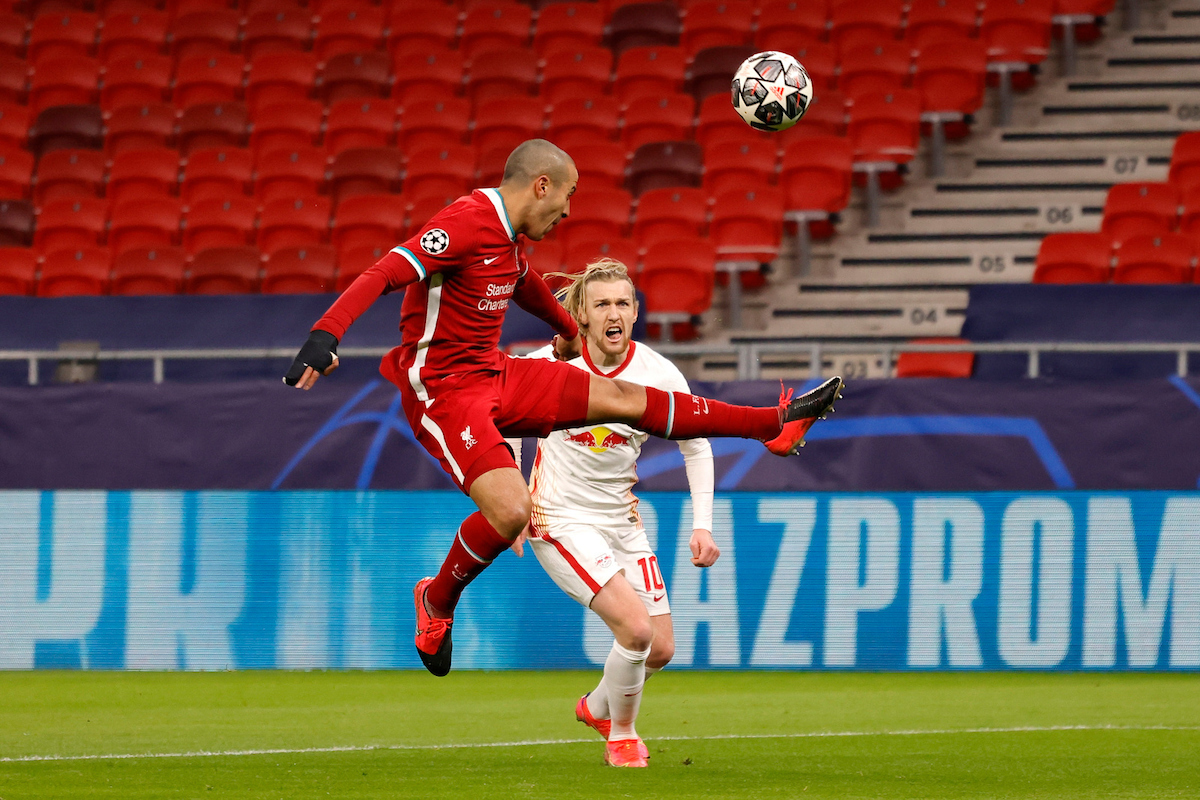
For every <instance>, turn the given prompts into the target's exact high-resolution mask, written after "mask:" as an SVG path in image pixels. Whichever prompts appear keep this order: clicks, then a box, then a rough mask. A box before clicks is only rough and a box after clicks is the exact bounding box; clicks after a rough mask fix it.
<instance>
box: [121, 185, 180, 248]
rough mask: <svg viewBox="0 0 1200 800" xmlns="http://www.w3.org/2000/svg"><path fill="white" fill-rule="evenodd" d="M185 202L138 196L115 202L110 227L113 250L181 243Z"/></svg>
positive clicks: (170, 198) (167, 198)
mask: <svg viewBox="0 0 1200 800" xmlns="http://www.w3.org/2000/svg"><path fill="white" fill-rule="evenodd" d="M182 221H183V203H182V202H181V201H180V200H179V199H178V198H175V197H134V198H131V199H129V200H121V201H120V202H117V203H114V204H113V208H112V222H111V224H110V226H109V229H108V246H109V247H111V248H112V251H113V253H123V252H125V251H126V250H132V249H134V248H137V247H170V246H172V245H175V244H178V243H179V224H180V223H181V222H182Z"/></svg>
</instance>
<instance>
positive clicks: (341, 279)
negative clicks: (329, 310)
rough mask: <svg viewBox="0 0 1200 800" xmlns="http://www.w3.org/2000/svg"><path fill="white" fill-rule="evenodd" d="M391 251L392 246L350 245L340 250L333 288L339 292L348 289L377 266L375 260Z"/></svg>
mask: <svg viewBox="0 0 1200 800" xmlns="http://www.w3.org/2000/svg"><path fill="white" fill-rule="evenodd" d="M390 251H391V247H350V248H347V249H345V250H339V251H338V264H337V277H336V278H335V281H334V287H333V290H334V291H335V292H338V293H339V294H340V293H341V292H344V291H346V289H348V288H349V287H350V284H352V283H354V280H355V279H356V278H357V277H358V276H359V275H362V274H363V273H364V272H366V271H367V270H368V269H370V268H371V267H373V266H375V262H377V261H379V259H381V258H383V257H384V256H385V255H387V254H388V252H390Z"/></svg>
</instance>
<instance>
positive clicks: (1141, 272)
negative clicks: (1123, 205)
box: [1112, 233, 1196, 283]
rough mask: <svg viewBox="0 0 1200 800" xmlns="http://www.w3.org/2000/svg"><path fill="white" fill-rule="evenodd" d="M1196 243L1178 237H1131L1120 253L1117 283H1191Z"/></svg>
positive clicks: (1113, 277)
mask: <svg viewBox="0 0 1200 800" xmlns="http://www.w3.org/2000/svg"><path fill="white" fill-rule="evenodd" d="M1195 263H1196V252H1195V246H1194V244H1193V243H1192V239H1191V238H1190V237H1188V236H1185V235H1183V234H1178V233H1163V234H1154V235H1136V236H1131V237H1129V238H1128V239H1126V240H1125V241H1123V242H1121V243H1120V244H1119V245H1118V247H1117V250H1116V256H1115V264H1114V266H1113V275H1112V280H1113V283H1190V282H1191V279H1192V270H1193V268H1194V266H1195Z"/></svg>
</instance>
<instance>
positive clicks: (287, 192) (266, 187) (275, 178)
mask: <svg viewBox="0 0 1200 800" xmlns="http://www.w3.org/2000/svg"><path fill="white" fill-rule="evenodd" d="M326 170H327V159H326V156H325V151H324V150H321V149H320V148H317V147H299V148H296V149H295V150H271V151H268V152H266V153H263V154H261V155H260V156H259V158H258V162H257V164H256V165H255V180H254V196H255V197H257V198H258V199H259V200H262V201H269V200H277V199H286V198H289V197H299V196H305V195H312V194H317V193H318V192H319V191H322V190H324V189H325V177H326V175H325V173H326Z"/></svg>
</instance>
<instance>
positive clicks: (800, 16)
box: [754, 0, 829, 67]
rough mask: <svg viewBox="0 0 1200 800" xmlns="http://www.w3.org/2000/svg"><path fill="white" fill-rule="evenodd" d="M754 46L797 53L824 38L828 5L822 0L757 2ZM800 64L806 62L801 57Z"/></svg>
mask: <svg viewBox="0 0 1200 800" xmlns="http://www.w3.org/2000/svg"><path fill="white" fill-rule="evenodd" d="M760 9H761V12H760V13H759V15H758V28H757V29H756V30H755V32H754V46H755V47H756V48H757V49H759V50H779V51H781V52H784V53H793V54H794V53H796V51H797V50H800V49H802V48H804V47H806V46H808V45H810V44H812V43H813V42H817V41H821V40H823V39H824V38H825V28H826V25H827V23H828V22H829V8H828V5H827V4H826V3H824V2H807V0H772V1H770V2H765V3H762V4H761V5H760ZM801 63H802V64H805V66H806V67H807V66H808V65H807V64H806V63H805V62H804V61H803V59H801Z"/></svg>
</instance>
